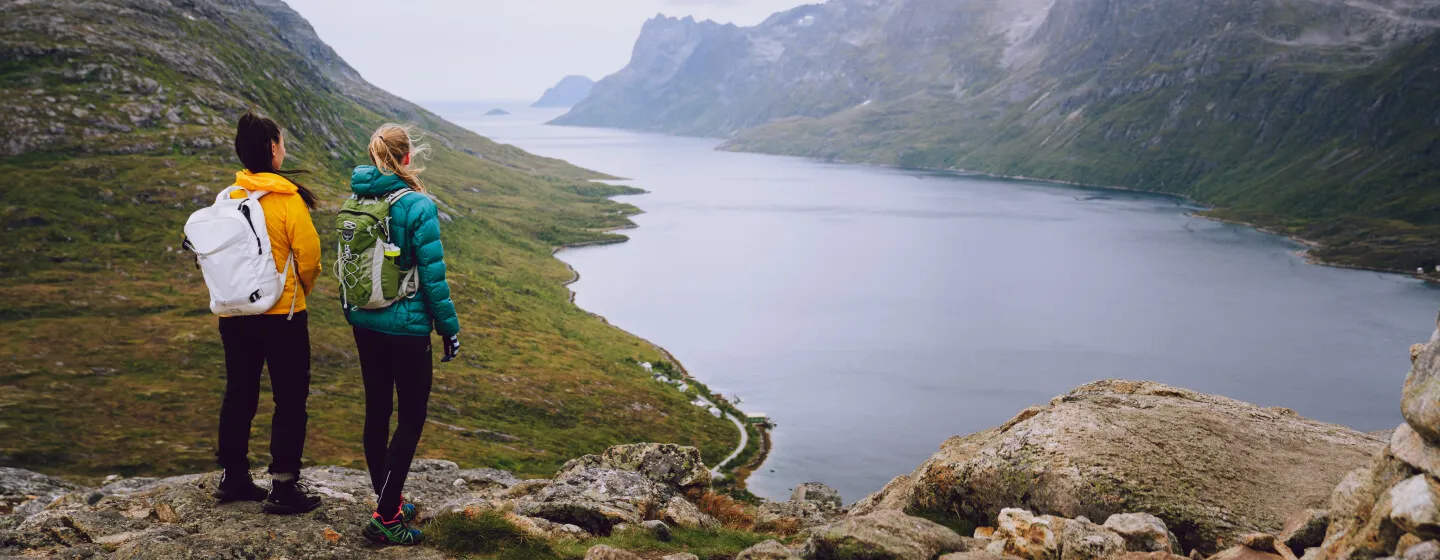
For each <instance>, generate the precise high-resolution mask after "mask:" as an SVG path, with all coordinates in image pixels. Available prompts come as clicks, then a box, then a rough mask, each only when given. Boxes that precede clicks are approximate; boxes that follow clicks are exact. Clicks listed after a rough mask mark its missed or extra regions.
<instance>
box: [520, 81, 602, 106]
mask: <svg viewBox="0 0 1440 560" xmlns="http://www.w3.org/2000/svg"><path fill="white" fill-rule="evenodd" d="M593 87H595V80H591V79H590V78H586V77H585V76H565V79H563V80H560V83H558V84H555V87H552V88H550V89H547V90H545V95H542V96H540V100H539V101H536V102H535V104H534V105H531V107H574V106H575V105H576V104H578V103H580V102H581V101H584V100H585V98H586V97H589V96H590V88H593Z"/></svg>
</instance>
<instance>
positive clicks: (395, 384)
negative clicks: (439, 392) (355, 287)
mask: <svg viewBox="0 0 1440 560" xmlns="http://www.w3.org/2000/svg"><path fill="white" fill-rule="evenodd" d="M354 331H355V346H356V348H358V349H359V351H360V376H361V377H363V378H364V379H365V465H366V466H367V467H369V468H370V482H371V484H373V485H374V486H375V494H376V495H378V496H379V497H380V501H379V506H378V507H376V508H375V509H376V511H378V512H380V513H381V514H382V515H386V516H389V515H394V513H395V511H396V510H398V509H399V508H400V493H401V492H402V491H404V490H405V479H406V478H407V477H408V476H410V461H411V460H412V459H414V458H415V446H417V445H419V444H420V432H421V431H422V430H424V429H425V414H426V409H427V408H428V407H429V406H430V382H431V379H432V377H433V376H434V371H433V367H434V360H433V358H432V357H431V355H430V337H428V336H397V335H391V334H384V333H380V332H376V331H372V330H370V329H365V328H360V327H354ZM392 395H394V396H395V397H397V400H398V401H399V403H400V420H399V421H398V422H397V424H396V426H395V436H394V437H393V438H391V437H390V434H389V432H390V413H391V410H392V408H391V396H392ZM387 439H388V440H389V445H386V440H387Z"/></svg>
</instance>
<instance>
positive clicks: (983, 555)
mask: <svg viewBox="0 0 1440 560" xmlns="http://www.w3.org/2000/svg"><path fill="white" fill-rule="evenodd" d="M940 560H1021V558H1020V557H1019V556H1010V555H1008V554H997V553H994V552H990V551H988V550H970V551H966V552H952V553H950V554H946V555H944V556H941V557H940Z"/></svg>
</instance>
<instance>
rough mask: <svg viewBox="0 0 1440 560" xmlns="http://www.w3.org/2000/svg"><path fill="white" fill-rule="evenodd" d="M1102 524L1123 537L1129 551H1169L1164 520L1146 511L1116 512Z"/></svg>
mask: <svg viewBox="0 0 1440 560" xmlns="http://www.w3.org/2000/svg"><path fill="white" fill-rule="evenodd" d="M1104 526H1105V528H1106V529H1109V530H1111V531H1114V532H1115V533H1116V534H1118V535H1120V537H1121V538H1123V539H1125V550H1128V551H1131V552H1170V551H1171V549H1172V546H1173V545H1172V543H1171V542H1170V530H1169V529H1168V528H1166V527H1165V522H1164V521H1162V520H1161V519H1160V518H1159V517H1155V516H1153V515H1150V514H1148V513H1117V514H1115V515H1112V516H1110V517H1109V518H1107V519H1106V520H1105V524H1104Z"/></svg>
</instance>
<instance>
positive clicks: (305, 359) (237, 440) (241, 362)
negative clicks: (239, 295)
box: [215, 311, 310, 474]
mask: <svg viewBox="0 0 1440 560" xmlns="http://www.w3.org/2000/svg"><path fill="white" fill-rule="evenodd" d="M220 341H221V342H223V343H224V344H225V402H224V403H223V404H222V405H221V406H220V451H219V452H218V453H216V454H215V456H216V458H217V459H219V462H220V467H221V468H224V469H226V470H248V469H249V468H250V458H249V456H250V423H251V422H252V421H254V420H255V409H256V407H258V406H259V405H260V374H261V372H262V370H263V369H264V367H265V366H266V365H268V366H270V388H271V390H272V392H273V393H274V399H275V416H274V417H273V419H272V421H271V427H270V458H271V463H270V472H272V473H289V474H299V473H300V455H301V453H303V452H304V451H305V425H306V423H308V422H309V420H310V416H309V415H308V414H306V412H305V400H306V399H308V398H309V397H310V323H309V316H308V314H307V313H306V312H304V311H301V312H299V313H296V314H295V317H294V318H293V319H290V320H288V321H287V320H286V319H285V316H284V315H250V316H245V317H221V318H220Z"/></svg>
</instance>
